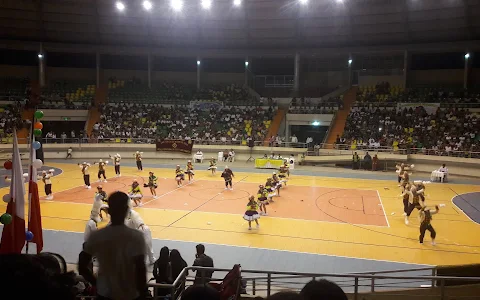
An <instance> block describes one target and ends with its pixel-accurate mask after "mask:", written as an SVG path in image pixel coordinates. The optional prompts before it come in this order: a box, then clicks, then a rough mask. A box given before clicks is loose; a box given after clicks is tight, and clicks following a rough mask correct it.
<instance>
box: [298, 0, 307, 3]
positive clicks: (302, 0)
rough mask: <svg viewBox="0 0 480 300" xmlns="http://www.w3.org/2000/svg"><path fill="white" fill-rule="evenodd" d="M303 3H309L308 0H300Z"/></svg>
mask: <svg viewBox="0 0 480 300" xmlns="http://www.w3.org/2000/svg"><path fill="white" fill-rule="evenodd" d="M298 1H299V2H300V3H301V4H307V3H308V0H298Z"/></svg>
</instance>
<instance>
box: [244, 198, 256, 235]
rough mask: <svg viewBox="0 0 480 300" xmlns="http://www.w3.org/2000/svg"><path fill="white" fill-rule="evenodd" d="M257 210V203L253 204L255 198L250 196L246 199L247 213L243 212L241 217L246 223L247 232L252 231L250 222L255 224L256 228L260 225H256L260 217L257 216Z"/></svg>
mask: <svg viewBox="0 0 480 300" xmlns="http://www.w3.org/2000/svg"><path fill="white" fill-rule="evenodd" d="M257 209H258V205H257V202H255V197H253V196H250V198H248V204H247V211H245V214H244V215H243V218H244V219H245V220H247V221H248V230H252V221H255V223H257V228H259V227H260V224H259V223H258V219H260V215H259V214H258V212H257Z"/></svg>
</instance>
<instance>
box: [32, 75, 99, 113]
mask: <svg viewBox="0 0 480 300" xmlns="http://www.w3.org/2000/svg"><path fill="white" fill-rule="evenodd" d="M95 89H96V86H95V84H93V83H92V82H88V81H85V82H84V81H68V80H56V81H53V82H50V84H49V85H48V86H47V87H45V88H42V90H41V99H42V107H51V108H55V107H65V108H79V107H80V108H86V107H88V106H89V105H90V104H91V102H92V101H93V99H94V97H95Z"/></svg>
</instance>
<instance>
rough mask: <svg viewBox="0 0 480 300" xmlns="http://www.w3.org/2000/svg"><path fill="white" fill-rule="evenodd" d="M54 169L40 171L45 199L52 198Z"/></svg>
mask: <svg viewBox="0 0 480 300" xmlns="http://www.w3.org/2000/svg"><path fill="white" fill-rule="evenodd" d="M54 171H55V170H54V169H50V170H48V172H47V171H42V177H41V179H42V181H43V183H44V184H45V195H47V197H45V199H46V200H52V199H53V193H52V176H53V172H54Z"/></svg>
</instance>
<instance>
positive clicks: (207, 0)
mask: <svg viewBox="0 0 480 300" xmlns="http://www.w3.org/2000/svg"><path fill="white" fill-rule="evenodd" d="M202 7H203V9H210V7H212V0H202Z"/></svg>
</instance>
